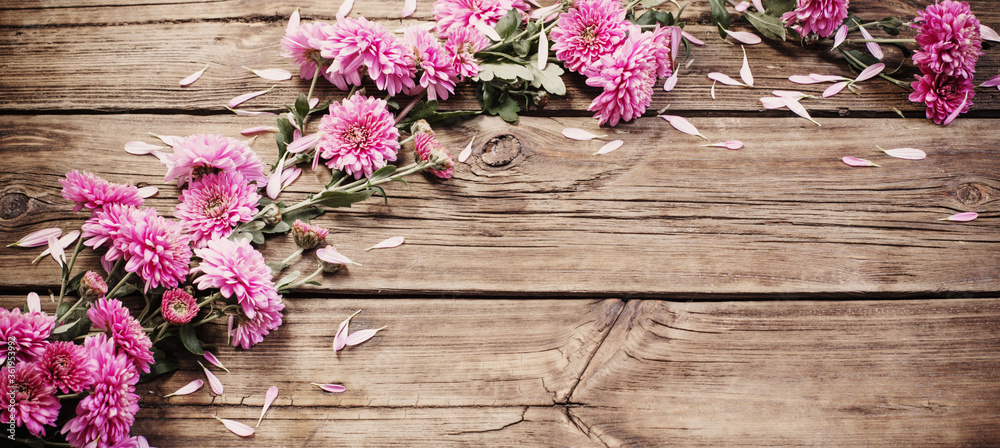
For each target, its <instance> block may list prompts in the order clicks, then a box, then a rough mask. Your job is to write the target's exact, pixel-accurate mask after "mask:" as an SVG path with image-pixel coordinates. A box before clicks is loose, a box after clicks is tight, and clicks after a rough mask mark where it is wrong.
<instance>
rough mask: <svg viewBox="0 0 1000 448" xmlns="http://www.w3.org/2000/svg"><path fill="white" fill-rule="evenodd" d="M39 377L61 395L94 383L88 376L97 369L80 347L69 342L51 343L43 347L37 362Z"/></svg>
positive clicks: (78, 390) (77, 390) (80, 389)
mask: <svg viewBox="0 0 1000 448" xmlns="http://www.w3.org/2000/svg"><path fill="white" fill-rule="evenodd" d="M38 367H40V368H41V377H42V380H43V381H45V384H48V385H50V386H52V387H55V388H58V389H59V390H61V391H62V392H63V393H70V392H80V391H82V390H83V389H85V388H87V387H89V386H90V385H91V384H93V382H94V378H93V377H92V376H91V375H90V372H91V371H92V370H95V369H97V365H95V363H94V360H92V359H90V358H88V357H87V351H86V350H84V348H83V346H82V345H76V344H74V343H72V342H69V341H58V342H52V343H50V344H49V345H47V346H46V347H45V351H44V352H42V356H41V358H40V359H39V360H38Z"/></svg>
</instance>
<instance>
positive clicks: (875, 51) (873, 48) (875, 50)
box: [858, 26, 885, 60]
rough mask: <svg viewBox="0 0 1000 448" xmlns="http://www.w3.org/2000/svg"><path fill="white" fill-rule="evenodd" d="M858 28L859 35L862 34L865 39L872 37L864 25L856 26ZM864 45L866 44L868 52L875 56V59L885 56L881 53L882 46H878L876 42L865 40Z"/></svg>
mask: <svg viewBox="0 0 1000 448" xmlns="http://www.w3.org/2000/svg"><path fill="white" fill-rule="evenodd" d="M858 30H859V31H861V35H862V36H864V38H865V39H868V40H871V39H874V37H872V33H869V32H868V30H866V29H865V27H863V26H860V27H858ZM865 45H866V46H868V52H869V53H871V54H872V56H875V59H880V60H881V59H882V58H883V57H885V55H884V54H882V47H880V46H878V44H877V43H875V42H866V43H865Z"/></svg>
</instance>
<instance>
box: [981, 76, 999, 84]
mask: <svg viewBox="0 0 1000 448" xmlns="http://www.w3.org/2000/svg"><path fill="white" fill-rule="evenodd" d="M997 86H1000V76H994V77H992V78H990V79H988V80H986V82H984V83H982V84H980V85H979V87H997Z"/></svg>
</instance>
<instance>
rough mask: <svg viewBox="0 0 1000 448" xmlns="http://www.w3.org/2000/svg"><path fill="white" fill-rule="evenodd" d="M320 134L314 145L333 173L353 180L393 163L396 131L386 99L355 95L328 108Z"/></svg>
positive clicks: (397, 148) (396, 142) (395, 150)
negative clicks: (342, 173) (338, 172)
mask: <svg viewBox="0 0 1000 448" xmlns="http://www.w3.org/2000/svg"><path fill="white" fill-rule="evenodd" d="M319 132H320V133H322V134H323V137H322V139H321V140H320V142H319V144H318V145H317V151H319V155H320V157H322V158H324V159H327V161H326V165H327V166H329V167H330V168H333V169H335V170H340V171H344V172H346V173H347V174H349V175H350V174H353V175H354V177H355V178H356V179H360V178H361V177H368V176H371V175H372V173H373V172H374V171H375V170H377V169H379V168H382V167H383V166H385V165H386V162H391V161H394V160H396V153H397V152H399V131H398V130H397V129H396V125H395V120H394V119H393V117H392V114H390V113H389V109H388V107H387V103H386V102H385V100H382V99H377V98H372V97H367V96H362V95H360V94H355V95H354V96H353V97H351V98H345V99H344V101H343V102H342V103H336V102H335V103H333V104H331V105H330V113H329V114H328V115H324V116H323V118H322V119H321V120H320V123H319Z"/></svg>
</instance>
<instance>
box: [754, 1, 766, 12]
mask: <svg viewBox="0 0 1000 448" xmlns="http://www.w3.org/2000/svg"><path fill="white" fill-rule="evenodd" d="M753 7H754V8H756V9H757V12H764V2H762V1H761V0H753Z"/></svg>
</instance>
